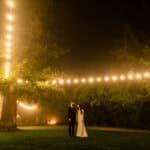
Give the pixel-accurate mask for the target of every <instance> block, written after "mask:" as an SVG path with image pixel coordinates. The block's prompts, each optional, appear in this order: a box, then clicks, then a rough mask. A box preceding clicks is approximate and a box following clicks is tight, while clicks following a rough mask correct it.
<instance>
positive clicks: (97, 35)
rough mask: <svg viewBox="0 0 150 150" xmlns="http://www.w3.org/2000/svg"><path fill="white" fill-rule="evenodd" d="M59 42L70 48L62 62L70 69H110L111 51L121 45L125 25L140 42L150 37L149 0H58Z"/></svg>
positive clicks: (84, 70) (84, 72)
mask: <svg viewBox="0 0 150 150" xmlns="http://www.w3.org/2000/svg"><path fill="white" fill-rule="evenodd" d="M55 7H56V10H57V17H58V18H57V20H58V24H59V25H58V26H59V28H60V30H61V32H60V33H59V34H58V35H59V41H60V43H61V44H62V45H63V46H64V47H65V48H68V49H70V50H71V52H70V53H69V54H68V55H66V56H65V57H64V58H63V59H62V61H61V63H62V64H63V65H62V66H64V68H63V69H64V70H65V71H68V72H73V73H78V72H80V73H81V74H86V73H89V74H90V73H94V72H96V73H98V71H102V70H105V69H106V70H107V66H109V63H110V61H109V59H111V57H110V55H109V51H110V50H112V49H116V48H120V47H121V46H122V43H123V39H124V30H125V26H126V24H128V26H129V27H130V29H131V30H132V32H133V33H134V34H135V35H136V36H137V38H138V39H139V41H140V42H147V41H148V38H149V37H150V21H149V18H150V1H149V0H63V1H62V0H57V1H56V2H55Z"/></svg>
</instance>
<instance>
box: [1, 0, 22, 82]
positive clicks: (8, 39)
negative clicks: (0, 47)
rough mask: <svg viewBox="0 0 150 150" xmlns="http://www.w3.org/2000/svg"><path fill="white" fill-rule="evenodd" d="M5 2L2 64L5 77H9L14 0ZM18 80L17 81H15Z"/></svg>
mask: <svg viewBox="0 0 150 150" xmlns="http://www.w3.org/2000/svg"><path fill="white" fill-rule="evenodd" d="M6 4H7V12H8V13H7V14H6V21H7V25H6V35H5V38H6V41H5V59H6V62H5V65H4V69H5V73H4V75H5V78H8V77H9V74H10V66H11V64H10V62H9V60H10V59H11V51H12V49H11V47H12V42H11V40H12V34H10V33H11V32H13V29H14V28H13V25H12V24H11V22H12V21H13V20H14V15H13V14H12V12H13V8H14V1H13V0H6ZM17 82H18V81H17ZM18 83H21V81H20V80H19V82H18Z"/></svg>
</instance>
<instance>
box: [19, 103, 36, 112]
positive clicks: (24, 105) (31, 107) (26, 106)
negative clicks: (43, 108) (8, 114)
mask: <svg viewBox="0 0 150 150" xmlns="http://www.w3.org/2000/svg"><path fill="white" fill-rule="evenodd" d="M18 105H19V106H20V107H22V108H23V109H26V110H30V111H33V110H36V109H37V108H38V107H37V105H31V106H30V105H27V104H25V103H23V102H19V101H18Z"/></svg>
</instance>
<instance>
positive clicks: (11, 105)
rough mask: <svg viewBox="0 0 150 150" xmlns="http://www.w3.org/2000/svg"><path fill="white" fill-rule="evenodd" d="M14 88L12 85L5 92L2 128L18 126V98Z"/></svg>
mask: <svg viewBox="0 0 150 150" xmlns="http://www.w3.org/2000/svg"><path fill="white" fill-rule="evenodd" d="M13 91H14V88H13V87H10V88H9V89H8V90H7V92H5V94H4V101H3V106H2V117H1V124H0V126H1V128H5V129H15V128H16V113H17V98H16V96H15V94H14V92H13Z"/></svg>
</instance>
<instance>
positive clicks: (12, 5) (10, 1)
mask: <svg viewBox="0 0 150 150" xmlns="http://www.w3.org/2000/svg"><path fill="white" fill-rule="evenodd" d="M7 5H8V7H10V8H13V7H14V2H13V1H12V0H9V1H8V2H7Z"/></svg>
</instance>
